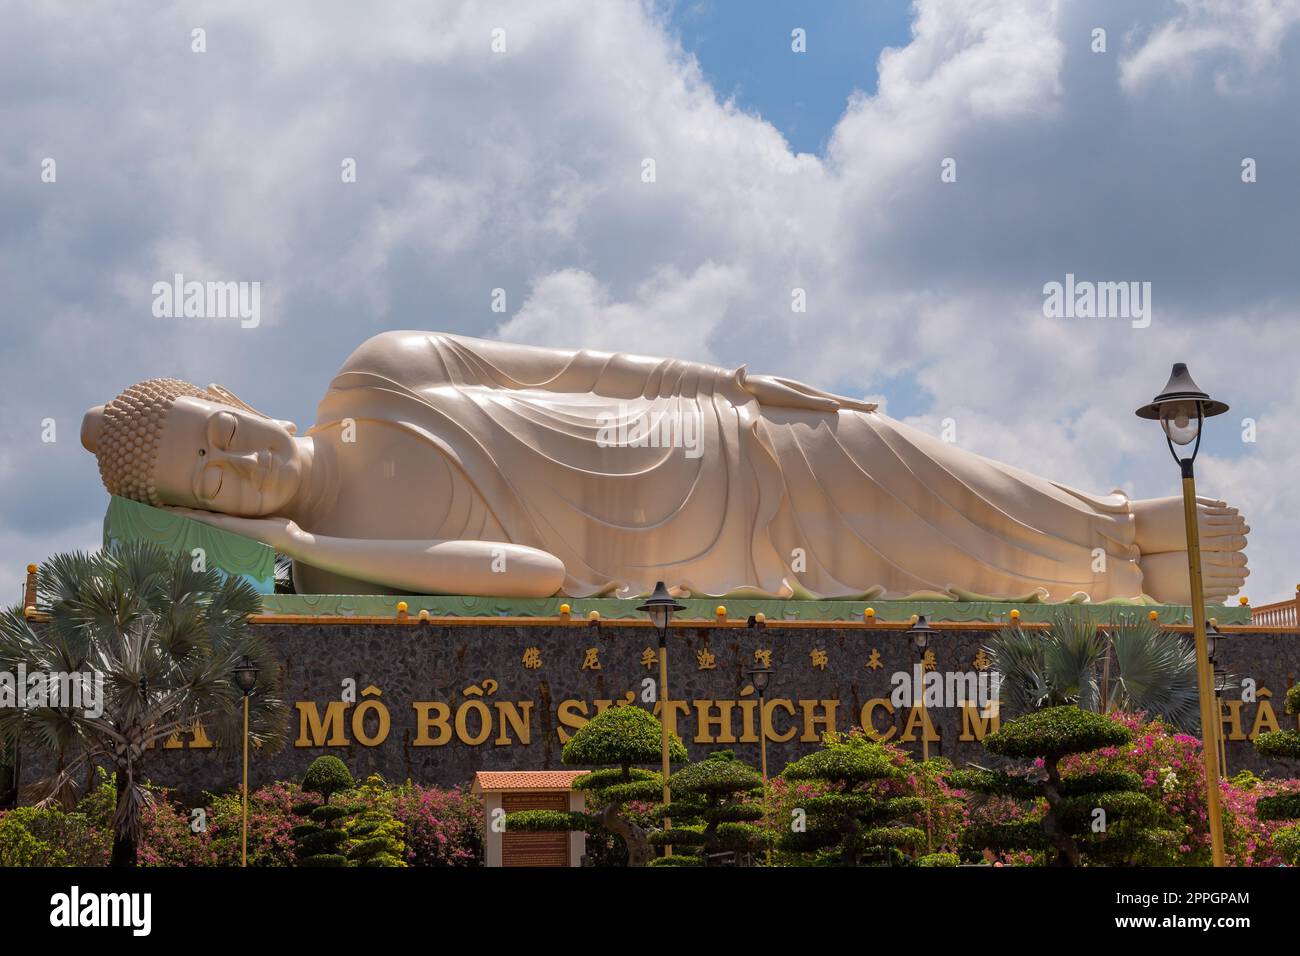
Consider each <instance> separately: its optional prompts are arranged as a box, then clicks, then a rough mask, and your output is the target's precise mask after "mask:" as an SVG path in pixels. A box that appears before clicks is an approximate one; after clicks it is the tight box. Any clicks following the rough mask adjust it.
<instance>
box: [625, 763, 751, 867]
mask: <svg viewBox="0 0 1300 956" xmlns="http://www.w3.org/2000/svg"><path fill="white" fill-rule="evenodd" d="M668 785H669V787H670V788H671V790H672V803H671V804H670V805H669V806H667V807H660V808H659V810H658V813H659V815H660V816H667V817H668V818H670V819H671V820H672V829H671V830H660V831H658V832H656V833H653V834H651V836H650V842H651V843H652V844H655V845H659V846H662V845H666V844H671V845H672V846H673V849H674V852H675V853H676V852H677V851H678V848H680V850H681V852H680V853H679V854H678V855H676V856H671V857H660V858H659V859H657V860H655V861H654V864H653V865H654V866H669V865H671V866H689V865H691V864H690V863H688V862H686V861H687V859H691V860H693V861H694V862H695V863H699V864H703V865H708V864H709V863H710V862H712V861H715V860H716V859H717V858H718V857H719V856H720V855H723V854H735V855H737V856H739V855H742V854H749V853H753V852H755V851H757V850H759V849H761V848H763V847H764V846H766V845H767V834H766V831H765V830H764V829H763V828H762V827H761V826H755V825H754V821H755V820H762V819H763V808H762V806H761V805H759V804H757V803H754V802H752V801H753V799H754V798H755V797H761V796H762V793H763V778H762V777H761V776H760V775H759V773H758V771H756V770H754V769H753V768H752V767H750V766H749V765H748V764H745V763H742V762H741V761H739V760H737V759H736V758H735V755H734V754H733V753H732V752H731V751H730V750H721V751H718V752H717V753H715V754H712V755H710V756H709V757H708V758H706V759H704V760H701V761H700V762H699V763H694V764H689V765H687V766H686V767H683V768H682V769H681V770H678V771H677V772H676V773H675V774H673V775H672V776H671V777H669V778H668Z"/></svg>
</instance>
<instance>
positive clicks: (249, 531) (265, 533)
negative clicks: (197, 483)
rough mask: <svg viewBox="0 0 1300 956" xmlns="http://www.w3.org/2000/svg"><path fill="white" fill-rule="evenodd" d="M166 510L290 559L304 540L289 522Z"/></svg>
mask: <svg viewBox="0 0 1300 956" xmlns="http://www.w3.org/2000/svg"><path fill="white" fill-rule="evenodd" d="M166 510H167V511H170V512H172V513H173V514H178V515H182V516H184V517H186V518H190V519H192V520H194V521H200V522H202V523H203V524H206V525H211V526H212V527H214V528H220V529H221V530H222V531H229V532H231V533H232V534H237V535H241V536H242V537H245V538H252V539H253V540H255V541H261V542H262V543H263V544H267V545H270V546H271V547H272V548H275V550H277V551H280V552H282V553H284V554H289V555H290V556H292V552H293V550H294V549H295V548H294V546H295V545H296V544H298V543H300V542H301V540H302V537H303V531H302V529H301V528H299V527H298V526H297V525H296V524H294V523H293V522H292V521H290V520H289V519H288V518H278V517H270V518H241V517H238V516H236V515H228V514H221V513H219V512H216V511H198V510H196V509H194V508H170V507H169V508H167V509H166Z"/></svg>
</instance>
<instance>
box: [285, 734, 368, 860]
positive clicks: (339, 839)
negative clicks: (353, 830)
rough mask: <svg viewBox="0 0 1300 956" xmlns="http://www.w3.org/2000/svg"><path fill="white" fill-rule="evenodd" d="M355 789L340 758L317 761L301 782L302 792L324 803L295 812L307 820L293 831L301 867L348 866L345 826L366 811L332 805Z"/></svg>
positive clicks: (317, 759) (298, 809) (304, 807)
mask: <svg viewBox="0 0 1300 956" xmlns="http://www.w3.org/2000/svg"><path fill="white" fill-rule="evenodd" d="M352 786H353V782H352V774H351V773H349V772H348V768H347V766H346V765H345V764H344V763H343V761H342V760H340V759H339V758H338V757H332V756H325V757H317V758H316V759H315V760H313V761H312V763H311V766H310V767H308V768H307V773H306V774H304V775H303V778H302V789H303V790H304V791H306V792H308V793H318V794H320V795H321V800H322V802H321V803H319V804H314V803H311V802H310V801H308V802H304V803H301V804H299V805H298V806H296V807H294V808H293V812H294V813H295V814H297V815H298V816H301V817H306V818H307V822H306V823H302V824H299V825H298V826H296V827H294V828H293V839H294V841H295V843H296V844H297V847H298V864H299V866H318V867H331V866H347V864H348V857H347V853H346V849H347V848H346V846H345V844H346V843H347V840H348V834H347V831H346V830H345V829H344V823H343V821H345V820H346V819H347V818H348V817H351V816H352V815H353V814H355V813H358V812H359V811H361V810H363V809H364V807H363V806H361V805H359V804H353V805H339V804H331V803H330V802H329V801H330V797H332V796H333V795H334V794H336V793H339V792H340V791H343V790H349V789H351V788H352Z"/></svg>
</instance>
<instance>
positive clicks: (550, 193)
mask: <svg viewBox="0 0 1300 956" xmlns="http://www.w3.org/2000/svg"><path fill="white" fill-rule="evenodd" d="M1296 9H1297V3H1296V2H1287V3H1262V2H1251V3H1249V4H1245V5H1243V4H1227V3H1226V2H1224V3H1218V2H1214V3H1209V2H1187V3H1183V4H1181V5H1177V6H1168V5H1147V4H1142V5H1134V4H1131V3H1128V2H1120V0H1110V2H1104V3H1099V4H1091V5H1087V6H1083V5H1078V4H1071V3H1065V2H1059V3H1042V2H1037V0H981V2H958V0H920V2H918V3H917V4H916V19H915V24H914V30H913V33H914V35H913V38H912V40H911V42H910V43H909V44H908V45H907V46H905V47H902V48H900V49H897V50H889V51H886V52H885V53H883V54H882V55H881V57H880V61H879V70H880V75H879V83H878V87H877V91H876V92H875V93H874V94H873V95H870V96H867V95H856V96H854V97H853V98H852V99H851V101H850V105H849V108H848V110H847V112H846V114H845V115H844V117H843V118H842V120H841V121H840V123H839V125H838V127H837V128H836V130H835V132H834V134H833V136H832V137H831V138H830V141H829V146H828V150H827V154H826V156H825V157H817V156H812V155H807V154H800V155H794V154H792V153H791V152H790V151H789V149H788V147H787V145H786V143H785V140H784V138H783V137H782V136H781V134H780V132H779V131H777V130H776V129H774V128H773V127H772V126H771V125H769V124H768V123H766V122H764V121H763V119H762V118H761V117H759V116H757V115H754V114H752V113H746V112H744V111H742V110H740V109H738V108H736V106H735V105H734V104H731V103H728V102H720V101H719V99H718V97H717V96H716V95H715V93H714V91H713V90H712V89H711V88H710V87H709V86H708V85H707V83H706V82H705V81H704V79H703V77H702V74H701V72H700V70H699V68H698V66H697V65H696V64H695V63H694V61H693V60H692V59H691V58H690V57H688V56H686V55H685V54H683V53H682V51H681V49H680V48H679V47H678V45H677V44H676V42H675V41H674V40H673V38H672V37H671V35H669V33H668V32H666V28H665V24H664V21H663V20H662V19H661V17H660V15H659V13H658V12H657V11H656V10H655V9H653V8H647V7H644V6H642V5H640V4H637V3H632V2H612V0H602V2H577V0H574V2H567V3H565V2H559V0H557V2H554V3H547V4H536V5H531V4H529V5H526V4H518V5H509V6H502V5H499V4H487V3H475V2H466V3H453V2H442V3H436V4H431V5H427V6H420V7H411V6H410V5H406V4H396V3H391V4H390V3H370V4H365V5H356V4H346V3H332V4H315V3H313V4H307V3H304V2H282V3H276V4H273V5H265V4H255V3H251V2H249V3H229V2H222V3H216V2H211V3H203V4H194V5H187V6H186V7H185V9H184V10H181V9H179V8H162V9H159V8H157V7H156V6H155V5H152V4H147V3H144V2H139V3H135V4H131V3H127V4H123V5H121V6H120V7H115V8H114V9H113V10H112V11H105V10H102V9H100V8H86V7H85V6H84V5H81V4H72V3H53V4H45V5H41V6H40V7H38V8H34V7H31V6H29V5H21V4H17V3H0V15H3V17H4V21H5V23H6V34H7V39H8V40H9V44H8V46H9V49H10V53H11V55H10V56H7V57H5V58H3V60H0V90H3V91H4V93H3V94H0V95H2V96H3V100H0V125H2V128H3V129H4V131H5V133H4V141H3V143H2V144H0V203H3V208H4V209H5V210H6V216H5V219H4V221H3V222H0V244H2V248H3V249H4V254H3V255H0V283H3V287H4V288H5V289H6V291H7V293H8V295H9V303H8V304H9V306H10V308H9V309H8V310H7V316H8V317H7V318H6V319H5V322H6V326H5V332H6V348H5V350H4V353H3V357H0V376H3V381H4V382H5V383H6V392H5V394H6V398H5V413H6V414H5V415H4V416H3V418H2V419H0V448H3V449H4V452H3V454H0V493H2V494H3V495H4V500H5V505H4V509H5V510H4V513H3V518H4V520H3V526H0V570H3V571H4V572H5V573H8V572H10V571H13V569H15V568H16V569H17V571H21V567H22V565H23V564H25V563H26V562H27V561H28V560H33V559H37V558H40V557H43V555H42V554H33V553H32V552H31V549H32V547H34V546H36V544H37V543H39V542H44V545H43V546H44V547H45V548H46V549H47V550H53V549H55V548H56V547H58V546H61V545H60V544H59V542H62V541H64V540H65V538H64V537H63V535H64V532H63V531H62V530H58V529H62V528H65V527H73V528H87V527H90V526H91V525H92V524H95V523H96V522H97V521H98V517H99V515H100V514H102V507H103V495H102V491H100V490H99V488H98V483H97V477H96V474H95V469H94V465H93V462H92V461H91V459H90V458H89V457H88V456H86V455H85V454H84V453H83V452H82V451H81V450H80V449H79V448H78V447H76V445H75V435H76V430H77V423H78V422H79V418H80V414H81V412H82V411H83V410H84V409H85V408H86V407H88V406H90V405H92V404H95V403H98V402H103V401H105V400H107V399H108V398H110V397H111V396H112V395H113V394H114V393H116V392H117V391H118V390H120V389H121V388H122V387H124V386H125V385H127V384H129V383H130V382H132V381H135V380H137V379H139V378H143V377H146V376H148V375H159V374H172V375H181V376H185V377H189V378H192V379H194V380H196V381H200V382H202V383H206V382H209V381H220V382H222V383H224V384H226V385H228V386H229V387H231V388H233V389H234V390H235V391H236V392H238V393H239V394H241V395H242V396H243V397H244V398H246V399H247V400H248V401H250V402H251V403H252V404H253V405H255V406H256V407H259V408H263V409H266V410H268V411H272V412H275V413H276V414H279V415H282V416H285V417H293V418H295V419H297V420H299V421H300V422H302V421H303V420H304V419H307V420H309V419H310V415H311V411H312V409H313V408H314V406H315V402H316V400H317V399H318V398H319V396H320V394H321V393H322V392H323V390H324V387H325V385H326V383H327V382H328V379H329V377H330V376H331V375H332V374H333V372H334V371H335V370H336V369H337V368H338V366H339V364H340V363H341V361H342V360H343V358H344V357H345V356H346V354H347V353H348V352H349V351H350V350H351V349H352V348H353V347H354V346H355V345H356V344H358V343H359V342H360V341H361V340H362V339H364V338H365V337H366V336H367V335H369V334H372V333H373V332H376V331H379V330H382V329H384V328H394V327H400V328H411V327H426V328H431V329H445V330H447V331H453V332H461V333H466V334H478V335H491V334H498V335H501V336H503V337H509V338H514V339H518V340H521V341H528V342H537V343H548V344H556V345H571V346H588V347H593V348H605V349H616V348H624V349H629V350H643V351H648V352H663V353H666V354H672V355H678V356H683V357H691V358H698V359H701V360H712V361H717V362H719V363H722V364H725V365H728V366H735V365H737V364H740V363H741V362H747V363H748V364H749V366H750V368H751V370H753V371H755V372H763V371H768V372H777V373H781V374H786V375H792V376H798V377H802V378H804V379H806V380H809V381H811V382H813V383H814V384H818V385H821V386H823V387H827V388H835V389H837V390H839V391H844V392H848V393H851V394H877V393H881V392H883V393H886V394H887V395H888V396H889V398H890V403H891V407H892V408H893V410H894V414H897V415H900V416H904V417H907V418H908V419H909V420H911V421H913V422H914V423H916V424H919V425H921V426H922V427H927V428H936V427H937V424H938V422H939V421H941V420H942V419H943V418H946V417H952V418H953V419H954V420H955V421H956V422H957V425H958V436H959V441H960V442H961V443H962V444H963V446H965V447H969V448H971V449H972V450H975V451H977V452H979V453H981V454H985V455H989V456H992V457H997V458H1001V459H1004V460H1007V461H1010V462H1012V463H1014V464H1016V465H1019V466H1021V467H1024V468H1026V469H1029V470H1033V471H1035V472H1038V473H1041V474H1044V475H1047V476H1048V477H1052V478H1056V479H1059V480H1064V481H1067V482H1070V483H1072V484H1076V485H1079V486H1081V487H1083V488H1085V489H1086V490H1092V491H1099V492H1105V491H1109V490H1110V489H1111V488H1112V487H1114V486H1116V485H1123V486H1125V487H1127V488H1128V489H1129V490H1130V491H1132V492H1133V493H1134V494H1136V495H1139V496H1156V495H1163V494H1169V493H1172V492H1173V491H1175V490H1176V479H1177V473H1176V470H1175V469H1174V467H1173V464H1172V462H1170V461H1168V459H1167V457H1166V453H1165V452H1164V449H1163V447H1162V445H1161V444H1160V442H1159V441H1158V436H1157V435H1154V434H1152V433H1151V432H1150V430H1149V429H1144V427H1143V426H1142V425H1141V423H1139V422H1138V421H1137V420H1136V419H1135V418H1133V416H1132V410H1133V408H1134V407H1136V406H1137V405H1138V404H1140V403H1141V402H1143V401H1146V400H1148V399H1149V398H1150V397H1151V395H1152V394H1153V393H1154V392H1155V391H1156V390H1158V388H1159V387H1160V386H1161V385H1162V384H1163V382H1164V379H1165V376H1166V375H1167V374H1168V366H1169V364H1170V363H1171V362H1172V361H1174V360H1185V361H1188V362H1189V363H1190V364H1191V366H1192V369H1193V372H1194V374H1195V375H1196V376H1197V377H1198V378H1199V379H1200V380H1201V381H1202V384H1204V385H1206V386H1207V387H1209V388H1211V390H1213V391H1215V392H1219V393H1223V394H1224V395H1225V396H1226V397H1227V398H1228V400H1229V401H1230V402H1232V403H1233V405H1234V413H1235V412H1236V411H1237V410H1238V408H1242V409H1247V411H1243V412H1242V414H1251V413H1253V415H1254V417H1256V418H1257V419H1258V421H1259V422H1260V440H1259V442H1258V444H1257V445H1255V446H1251V447H1247V448H1242V447H1240V443H1239V442H1237V441H1236V425H1235V421H1234V422H1231V423H1229V424H1228V425H1223V426H1219V425H1218V423H1216V428H1220V427H1221V430H1219V431H1216V432H1215V437H1214V438H1213V440H1212V441H1211V442H1210V444H1209V446H1208V447H1207V449H1206V451H1205V456H1206V457H1205V465H1204V467H1203V468H1202V486H1203V487H1204V488H1205V490H1206V491H1207V492H1209V493H1213V494H1216V495H1219V496H1221V497H1225V498H1228V499H1229V500H1232V501H1234V502H1236V503H1240V504H1242V506H1243V507H1244V508H1245V509H1247V511H1248V517H1249V519H1250V521H1251V524H1252V527H1253V529H1254V530H1253V532H1252V537H1251V549H1250V553H1251V565H1252V568H1253V569H1254V576H1253V577H1252V579H1251V588H1250V589H1249V593H1251V594H1252V596H1256V597H1258V598H1259V599H1261V600H1263V599H1265V598H1268V597H1272V596H1277V595H1280V594H1284V593H1289V592H1290V588H1291V586H1292V585H1293V584H1294V583H1295V582H1294V580H1293V579H1294V578H1295V577H1296V575H1297V573H1300V568H1297V567H1295V566H1293V565H1292V564H1291V562H1292V561H1293V557H1292V554H1293V550H1292V548H1291V546H1290V542H1291V541H1292V540H1293V539H1294V537H1295V536H1296V535H1297V534H1300V512H1297V510H1296V509H1294V508H1290V507H1288V500H1289V499H1288V496H1287V494H1286V477H1287V476H1288V475H1290V474H1294V473H1295V468H1296V465H1297V464H1300V462H1297V460H1296V455H1297V452H1296V441H1295V438H1294V436H1293V434H1290V433H1288V430H1287V428H1286V427H1285V422H1286V421H1288V420H1290V421H1294V420H1295V419H1294V415H1295V412H1296V411H1297V406H1300V400H1298V399H1297V394H1296V386H1295V384H1294V382H1295V375H1294V370H1293V366H1294V356H1295V351H1296V349H1295V336H1294V315H1295V313H1296V311H1297V307H1298V306H1300V276H1298V275H1297V274H1296V272H1295V269H1294V262H1293V256H1294V223H1295V221H1296V220H1297V219H1298V218H1300V191H1298V190H1297V189H1296V188H1295V186H1294V184H1293V182H1291V181H1290V180H1288V178H1287V177H1288V176H1289V172H1286V171H1285V170H1286V169H1287V164H1288V163H1290V161H1291V158H1292V157H1294V156H1295V155H1296V154H1297V152H1300V130H1298V129H1297V128H1296V126H1295V124H1294V121H1293V120H1294V118H1293V116H1292V112H1293V104H1294V102H1295V100H1296V97H1297V95H1298V94H1300V70H1298V69H1297V67H1298V66H1300V64H1297V63H1296V62H1295V58H1294V56H1293V55H1288V51H1289V50H1290V49H1292V48H1293V47H1294V37H1295V35H1296V31H1295V29H1294V26H1293V25H1294V23H1295V21H1296ZM1098 23H1103V24H1105V25H1106V26H1107V28H1108V29H1109V31H1110V35H1111V36H1112V37H1113V38H1122V39H1121V40H1120V42H1118V43H1116V42H1114V41H1112V52H1111V53H1109V54H1104V55H1098V54H1093V53H1091V51H1090V49H1089V43H1090V31H1091V28H1092V27H1093V26H1095V25H1097V24H1098ZM195 24H203V25H205V26H206V28H207V30H208V52H207V53H205V54H194V53H191V52H190V51H189V35H190V29H191V28H192V27H193V26H194V25H195ZM495 27H503V28H504V29H505V30H506V38H507V51H508V52H507V53H505V54H495V53H493V52H491V49H490V42H491V31H492V29H493V28H495ZM1288 44H1290V46H1288ZM809 55H812V54H809ZM1171 79H1173V80H1177V81H1178V82H1168V80H1171ZM1189 90H1191V91H1192V92H1190V93H1189V92H1188V91H1189ZM828 95H831V96H834V97H835V98H836V99H837V100H839V99H842V96H843V93H842V91H838V90H836V91H828ZM46 155H52V156H55V157H57V158H58V161H59V181H58V183H57V184H55V185H46V184H42V183H40V181H39V178H38V172H39V160H40V158H41V157H42V156H46ZM1243 156H1253V157H1257V158H1258V160H1259V168H1260V171H1261V177H1260V181H1259V182H1258V183H1256V184H1253V185H1249V186H1247V185H1245V184H1243V183H1241V182H1240V180H1239V163H1240V160H1241V158H1242V157H1243ZM345 157H351V158H354V159H355V160H356V161H357V170H358V178H357V182H356V183H355V184H344V183H342V182H341V181H340V175H339V173H340V163H341V161H342V160H343V159H344V158H345ZM948 157H951V158H953V159H955V160H956V163H957V173H958V175H957V181H956V182H955V183H943V182H941V181H940V175H939V174H940V162H941V161H942V160H943V159H944V158H948ZM646 158H652V159H654V161H655V168H656V179H655V182H653V183H646V182H643V181H642V176H641V172H642V163H643V160H645V159H646ZM177 271H180V272H185V273H186V275H187V277H193V278H199V279H205V278H221V279H237V280H259V281H261V282H262V283H263V290H264V296H265V297H266V298H265V299H264V306H263V314H264V318H263V324H262V326H261V327H260V328H259V329H257V330H251V331H247V332H245V331H240V330H239V329H238V328H237V327H235V326H233V325H232V326H223V325H221V324H220V323H217V324H213V323H207V324H202V325H199V324H195V323H193V322H190V323H186V322H184V321H181V320H178V321H173V322H166V321H161V320H154V319H152V318H151V317H150V315H149V302H150V296H149V286H150V284H151V283H152V282H153V281H155V280H157V279H159V278H165V277H168V276H170V275H171V274H172V273H173V272H177ZM201 272H202V273H215V275H199V274H198V273H201ZM1067 272H1073V273H1075V274H1077V275H1079V276H1081V277H1087V278H1093V279H1101V280H1130V279H1133V280H1144V281H1151V282H1152V283H1153V287H1154V290H1155V292H1154V298H1155V302H1156V309H1155V316H1154V320H1153V323H1152V326H1151V328H1150V329H1142V330H1138V329H1132V328H1131V327H1130V326H1129V325H1128V324H1127V323H1126V322H1123V321H1121V320H1110V319H1106V320H1102V319H1096V320H1082V319H1080V320H1052V319H1046V318H1044V317H1043V316H1042V312H1041V303H1042V291H1041V290H1042V286H1043V283H1044V282H1046V281H1050V280H1060V279H1062V278H1063V277H1064V275H1065V274H1066V273H1067ZM192 273H193V275H192V276H191V274H192ZM495 288H503V289H505V290H506V292H507V301H508V304H509V310H510V311H509V314H507V315H506V316H504V317H503V316H502V315H500V314H497V313H494V312H492V311H491V308H490V305H491V299H492V290H493V289H495ZM795 288H800V289H803V290H805V292H806V296H807V302H808V311H807V312H806V313H797V312H793V311H792V310H791V292H792V290H793V289H795ZM267 303H270V304H269V306H268V305H267ZM47 415H51V416H54V417H56V418H57V419H58V420H59V427H60V435H61V436H67V437H66V440H64V439H61V440H60V443H59V445H58V447H54V448H49V447H47V448H41V447H39V446H38V445H37V442H38V441H39V437H38V436H39V420H40V419H41V418H42V417H45V416H47ZM1288 416H1290V418H1289V419H1288ZM1229 426H1231V427H1229ZM1291 431H1293V430H1291ZM68 534H69V535H72V532H68ZM72 537H75V535H72ZM67 540H72V538H71V537H70V538H67ZM10 565H12V566H13V567H12V568H10V567H9V566H10ZM14 573H16V572H14ZM3 580H8V579H7V578H3V579H0V582H2V581H3Z"/></svg>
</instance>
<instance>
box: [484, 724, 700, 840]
mask: <svg viewBox="0 0 1300 956" xmlns="http://www.w3.org/2000/svg"><path fill="white" fill-rule="evenodd" d="M661 734H662V727H661V725H660V723H659V721H658V720H657V719H656V718H655V716H654V715H653V714H651V713H650V712H649V711H646V710H642V709H641V708H640V707H611V708H609V709H608V710H605V711H603V712H602V713H599V714H597V715H596V716H595V717H593V718H592V719H591V720H589V721H588V722H587V723H585V724H583V725H582V726H581V727H580V728H578V730H577V732H576V733H575V734H574V735H573V736H572V737H571V738H569V742H568V743H567V744H565V745H564V750H563V751H562V752H561V757H560V760H561V762H562V763H564V764H566V765H567V766H571V767H572V766H579V767H604V768H606V769H602V770H595V771H592V772H591V773H587V774H583V775H582V776H581V777H579V778H577V779H576V780H575V781H574V782H573V786H574V789H576V790H583V791H585V792H586V794H587V805H588V808H589V812H587V813H567V812H564V811H556V810H523V811H520V812H517V813H510V814H507V815H506V828H507V829H519V830H534V831H556V830H582V831H584V832H586V833H588V834H590V833H592V832H593V831H597V832H601V831H603V832H608V833H612V834H614V835H615V836H617V837H618V838H619V839H621V840H622V841H623V843H624V844H625V845H626V846H627V865H628V866H647V865H648V864H649V863H650V859H651V849H650V842H649V839H648V837H647V835H646V830H645V828H644V827H642V826H639V825H638V824H636V823H634V822H633V821H632V820H631V819H630V818H629V817H628V815H627V813H626V812H624V811H625V807H626V805H627V804H629V803H631V802H633V801H650V802H656V803H657V802H659V801H660V800H661V798H662V796H663V777H662V776H661V775H660V774H659V773H657V772H655V771H652V770H644V769H641V768H640V767H638V766H636V765H637V764H640V765H642V766H644V765H646V764H654V763H657V762H659V760H660V753H661V751H660V747H661V737H660V735H661ZM668 754H669V759H670V760H672V761H674V762H676V763H684V762H685V761H686V747H685V746H684V745H683V744H682V742H681V740H680V739H679V738H678V737H677V735H676V734H672V735H670V736H669V740H668ZM611 764H612V765H613V766H612V767H611V766H609V765H611ZM593 807H594V808H597V809H591V808H593Z"/></svg>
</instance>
